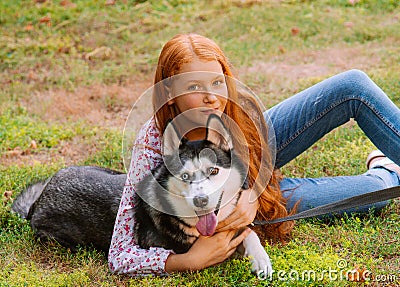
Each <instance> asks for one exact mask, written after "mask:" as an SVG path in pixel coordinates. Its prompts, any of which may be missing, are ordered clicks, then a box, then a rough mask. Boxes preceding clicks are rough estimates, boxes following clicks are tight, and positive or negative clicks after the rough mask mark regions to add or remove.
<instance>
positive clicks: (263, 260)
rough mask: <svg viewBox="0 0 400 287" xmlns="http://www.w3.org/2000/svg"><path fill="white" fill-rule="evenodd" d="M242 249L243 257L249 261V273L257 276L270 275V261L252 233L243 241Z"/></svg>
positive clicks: (258, 240)
mask: <svg viewBox="0 0 400 287" xmlns="http://www.w3.org/2000/svg"><path fill="white" fill-rule="evenodd" d="M243 247H244V255H245V256H247V257H249V259H250V263H251V271H252V272H253V273H255V274H257V275H258V276H269V275H272V273H273V269H272V264H271V260H270V259H269V256H268V254H267V252H266V251H265V249H264V247H263V246H262V245H261V243H260V239H259V238H258V237H257V234H256V233H255V232H254V231H252V232H251V233H250V234H249V235H248V236H247V237H246V238H245V239H244V240H243Z"/></svg>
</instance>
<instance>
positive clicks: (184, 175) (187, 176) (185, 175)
mask: <svg viewBox="0 0 400 287" xmlns="http://www.w3.org/2000/svg"><path fill="white" fill-rule="evenodd" d="M181 178H182V179H183V180H188V179H189V174H188V173H187V172H185V173H183V174H182V175H181Z"/></svg>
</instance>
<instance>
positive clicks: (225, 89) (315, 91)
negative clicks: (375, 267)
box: [109, 34, 400, 275]
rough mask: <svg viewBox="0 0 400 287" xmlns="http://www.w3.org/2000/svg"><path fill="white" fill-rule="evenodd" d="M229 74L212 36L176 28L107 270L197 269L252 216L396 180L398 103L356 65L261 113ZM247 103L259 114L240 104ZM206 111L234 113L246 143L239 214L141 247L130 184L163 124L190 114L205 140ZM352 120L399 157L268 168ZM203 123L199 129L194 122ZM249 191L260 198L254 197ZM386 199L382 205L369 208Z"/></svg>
mask: <svg viewBox="0 0 400 287" xmlns="http://www.w3.org/2000/svg"><path fill="white" fill-rule="evenodd" d="M192 72H196V78H198V79H195V80H193V79H192V78H190V79H189V80H185V79H184V80H183V81H175V80H173V81H169V79H172V78H175V77H178V76H181V75H188V74H187V73H192ZM232 78H233V74H232V69H231V67H230V65H229V63H228V60H227V58H226V57H225V55H224V53H223V52H222V51H221V49H220V48H219V47H218V46H217V45H216V44H215V43H214V42H213V41H212V40H210V39H208V38H205V37H203V36H200V35H196V34H187V35H177V36H175V37H174V38H172V39H171V40H170V41H168V42H167V43H166V44H165V46H164V47H163V49H162V51H161V54H160V57H159V61H158V65H157V70H156V73H155V79H154V83H155V84H157V83H160V82H161V81H162V84H161V85H160V84H158V85H155V90H154V91H155V92H154V94H153V107H154V113H155V115H154V117H153V118H152V119H150V120H149V121H148V122H147V123H146V124H145V125H144V126H143V127H142V129H141V131H140V132H139V134H138V136H137V139H136V142H135V145H134V148H133V152H132V160H131V165H130V169H129V172H128V178H127V183H126V186H125V188H124V192H123V195H122V199H121V203H120V208H119V211H118V214H117V218H116V223H115V227H114V233H113V237H112V242H111V246H110V251H109V266H110V269H111V271H112V272H115V273H120V274H121V273H124V274H130V275H144V274H157V275H165V274H168V273H171V272H175V271H186V270H200V269H203V268H205V267H208V266H212V265H214V264H217V263H220V262H222V261H224V260H225V259H227V258H228V257H229V256H231V255H232V253H233V252H234V251H235V249H236V247H237V246H238V245H239V244H240V243H241V241H242V240H243V239H244V238H245V237H246V236H247V235H248V230H247V231H245V232H243V233H241V234H240V235H239V236H238V237H236V238H233V237H234V235H235V232H236V230H237V229H238V228H240V227H244V226H247V225H248V224H250V223H251V222H252V221H253V219H254V218H255V217H257V218H259V219H273V218H278V217H283V216H286V215H287V214H288V210H293V209H294V208H295V206H296V203H298V202H299V204H298V206H297V210H298V211H302V210H305V209H307V208H309V207H310V206H318V205H323V204H327V203H330V202H333V201H337V200H340V199H343V198H346V197H350V196H354V195H357V194H361V193H366V192H370V191H374V190H378V189H381V188H386V187H391V186H396V185H400V167H399V166H398V165H397V164H400V153H399V152H398V151H399V149H400V110H399V109H398V108H397V107H396V106H395V105H394V104H393V103H392V102H391V101H390V100H389V99H388V97H387V96H386V95H385V94H384V93H383V92H382V90H380V89H379V88H378V87H377V86H376V85H375V84H374V83H373V82H372V81H371V80H370V79H369V78H368V76H367V75H365V74H364V73H363V72H361V71H357V70H352V71H348V72H345V73H342V74H339V75H337V76H334V77H332V78H330V79H328V80H325V81H323V82H321V83H319V84H317V85H315V86H313V87H311V88H309V89H307V90H305V91H303V92H301V93H299V94H297V95H295V96H293V97H291V98H289V99H287V100H285V101H284V102H282V103H280V104H278V105H277V106H275V107H273V108H271V109H270V110H268V111H266V112H264V114H262V113H261V111H260V109H259V107H258V105H257V102H256V101H255V100H254V99H253V98H252V97H251V96H250V95H248V94H246V93H240V92H238V90H237V89H236V85H235V83H234V81H233V80H232ZM182 83H183V84H184V85H183V84H182ZM189 83H190V84H189ZM238 103H240V104H238ZM241 104H242V105H243V106H245V107H241V106H240V105H241ZM248 107H251V108H252V110H253V112H255V115H254V113H253V112H252V113H248V112H246V111H247V109H248ZM209 113H215V114H218V115H220V116H221V118H222V119H225V118H229V119H232V120H233V122H234V123H235V124H236V126H237V127H238V128H239V130H235V128H234V125H231V126H229V124H228V127H232V130H231V133H232V134H233V138H234V139H235V142H234V146H235V149H236V150H237V151H239V153H240V152H241V151H244V152H245V151H246V149H247V148H248V149H249V152H248V165H249V171H248V178H249V185H250V188H249V189H247V190H244V191H243V195H242V196H241V198H240V201H239V203H238V206H237V208H236V210H235V212H234V213H233V214H232V215H231V216H229V217H228V218H227V219H226V220H224V221H223V222H220V223H219V224H218V227H217V231H218V232H217V233H215V234H214V235H213V236H210V237H203V236H200V237H199V238H198V240H196V241H195V243H194V244H193V246H192V247H191V248H190V250H189V251H188V252H187V253H185V254H175V253H174V252H173V251H171V250H165V249H163V248H158V247H154V248H150V249H149V250H144V249H141V248H139V247H138V246H137V245H136V243H135V242H134V240H133V230H134V228H133V226H134V224H135V223H134V221H133V219H132V218H133V213H132V212H133V211H132V197H133V195H134V193H135V183H136V182H138V181H140V180H141V179H142V178H143V177H144V176H145V175H146V174H148V173H149V172H150V170H151V169H153V168H154V167H156V166H157V165H158V163H160V162H161V161H162V154H161V151H162V145H161V138H162V131H163V130H164V128H165V126H166V123H167V122H168V120H172V119H174V118H176V117H178V116H184V117H185V119H186V121H185V122H193V125H192V126H191V127H190V128H189V129H188V131H189V132H187V133H186V135H185V137H186V138H188V139H189V140H198V139H202V138H204V133H205V131H204V128H201V123H200V122H201V121H204V120H203V119H204V118H206V117H205V116H206V115H208V114H209ZM250 114H251V115H250ZM185 115H186V116H185ZM262 116H264V117H265V119H270V121H271V123H272V126H273V128H274V130H275V136H276V162H273V160H272V159H273V151H271V149H270V147H269V145H268V132H267V131H268V127H267V126H266V121H263V119H264V118H263V117H262ZM202 118H203V119H202ZM350 118H354V119H355V120H356V121H357V122H358V124H359V126H360V127H361V129H362V130H363V131H364V132H365V134H366V135H367V136H368V137H369V138H370V139H371V141H372V142H373V143H374V144H375V145H376V146H377V147H378V148H380V149H381V150H382V151H383V152H384V153H385V154H387V155H388V156H389V157H390V158H391V160H393V161H394V162H395V163H394V162H393V161H390V160H389V159H388V158H386V157H385V156H384V154H383V153H380V152H379V153H378V152H374V153H372V154H371V156H370V157H369V158H368V167H369V170H368V171H367V172H366V173H365V174H363V175H359V176H347V177H344V176H343V177H333V178H320V179H300V178H299V179H290V178H284V179H282V180H280V179H279V178H278V176H277V174H276V173H274V172H272V170H273V169H274V168H280V167H282V166H283V165H285V164H286V163H288V162H289V161H290V160H292V159H294V158H295V157H296V156H297V155H299V154H300V153H302V152H303V151H304V150H306V149H307V148H308V147H310V146H311V145H312V144H313V143H315V142H316V141H317V140H318V139H320V138H321V137H322V136H324V135H325V134H326V133H328V132H329V131H330V130H332V129H334V128H335V127H337V126H339V125H341V124H343V123H345V122H347V121H348V120H349V119H350ZM199 124H200V128H193V127H195V126H196V125H197V126H199ZM260 131H261V132H262V133H263V134H262V135H261V136H259V135H260ZM240 134H241V135H242V136H239V135H240ZM236 135H238V136H237V137H236ZM281 190H282V191H283V192H281ZM251 197H253V198H258V200H255V201H254V200H253V201H251V200H249V198H251ZM300 199H301V201H299V200H300ZM384 205H385V203H380V204H377V205H376V206H375V207H376V208H380V207H382V206H384ZM265 228H266V229H265V230H264V231H265V232H266V233H267V234H268V233H270V231H271V230H269V229H267V227H265ZM291 228H292V224H291V223H283V224H281V225H279V226H277V227H274V228H273V230H272V231H273V233H274V234H275V235H277V236H279V237H283V236H285V235H287V234H288V233H289V232H290V230H291Z"/></svg>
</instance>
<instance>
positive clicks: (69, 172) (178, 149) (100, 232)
mask: <svg viewBox="0 0 400 287" xmlns="http://www.w3.org/2000/svg"><path fill="white" fill-rule="evenodd" d="M206 129H207V132H206V138H205V139H204V140H199V141H187V140H185V139H183V140H182V141H181V140H180V136H179V134H178V132H177V129H176V127H175V126H174V124H173V123H170V124H168V125H167V128H166V130H165V132H164V150H163V152H164V161H163V162H162V163H161V164H160V165H159V166H158V167H157V168H155V169H154V170H153V171H152V172H151V173H150V174H149V175H147V176H146V177H145V178H144V179H143V180H142V181H141V182H139V183H138V185H137V189H136V191H137V194H136V196H135V197H134V201H135V202H134V217H135V222H136V224H135V232H134V234H135V241H136V242H137V243H138V244H139V246H140V247H141V248H150V247H156V246H158V247H163V248H166V249H172V250H174V251H175V252H176V253H185V252H186V251H187V250H188V249H189V248H190V247H191V246H192V244H193V243H194V242H195V241H196V239H197V238H198V237H199V236H200V235H204V236H211V235H212V234H214V232H215V229H216V226H217V224H218V221H220V220H223V219H225V218H226V217H227V216H228V215H229V214H231V213H232V211H233V209H234V208H235V207H236V205H237V203H238V200H239V198H240V196H241V189H246V188H248V186H247V180H246V174H247V170H246V167H245V166H244V164H243V163H242V161H241V160H240V159H239V157H238V156H237V155H235V153H234V151H233V145H232V140H231V136H230V134H229V132H228V131H227V129H226V128H225V126H224V124H223V123H222V121H221V119H220V118H219V117H218V116H216V115H211V116H210V117H209V119H208V122H207V126H206ZM125 182H126V174H121V173H119V172H117V171H113V170H109V169H103V168H98V167H91V166H81V167H76V166H75V167H68V168H65V169H62V170H60V171H59V172H57V173H56V174H55V175H54V176H52V177H51V178H50V179H48V180H47V181H46V182H39V183H37V184H34V185H32V186H30V187H28V188H27V189H26V190H25V191H24V192H22V193H21V194H20V195H19V196H18V197H17V198H16V200H15V201H14V203H13V206H12V210H13V211H14V212H16V213H18V214H20V215H21V217H23V218H26V219H28V220H30V224H31V227H32V228H33V230H34V231H35V232H36V234H37V236H39V237H40V238H43V239H48V238H52V239H55V240H56V241H58V242H59V243H60V244H62V245H64V246H66V247H69V248H71V249H72V250H75V248H76V246H77V245H93V246H94V247H95V248H97V249H100V250H103V251H105V252H108V249H109V245H110V242H111V236H112V232H113V226H114V222H115V217H116V214H117V211H118V206H119V202H120V199H121V194H122V191H123V188H124V184H125ZM238 251H239V252H240V253H241V254H242V255H244V256H248V257H249V259H250V261H251V263H252V271H253V272H257V273H259V272H265V271H266V272H267V273H271V272H272V266H271V262H270V260H269V257H268V255H267V253H266V252H265V249H264V248H263V246H262V245H261V243H260V240H259V238H258V237H257V235H256V233H255V232H254V231H252V232H251V233H250V234H249V235H248V236H247V237H246V239H245V240H244V241H243V242H242V244H241V246H239V248H238Z"/></svg>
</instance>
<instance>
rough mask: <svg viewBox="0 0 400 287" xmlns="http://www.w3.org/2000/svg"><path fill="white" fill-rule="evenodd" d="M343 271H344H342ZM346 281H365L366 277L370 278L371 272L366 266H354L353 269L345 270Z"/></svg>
mask: <svg viewBox="0 0 400 287" xmlns="http://www.w3.org/2000/svg"><path fill="white" fill-rule="evenodd" d="M343 272H345V271H343ZM345 275H346V279H347V281H351V282H365V281H366V280H367V279H371V278H370V277H371V275H372V274H371V272H370V271H368V269H366V268H362V269H361V268H360V267H358V266H356V267H355V268H354V269H353V270H348V271H347V272H345Z"/></svg>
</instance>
